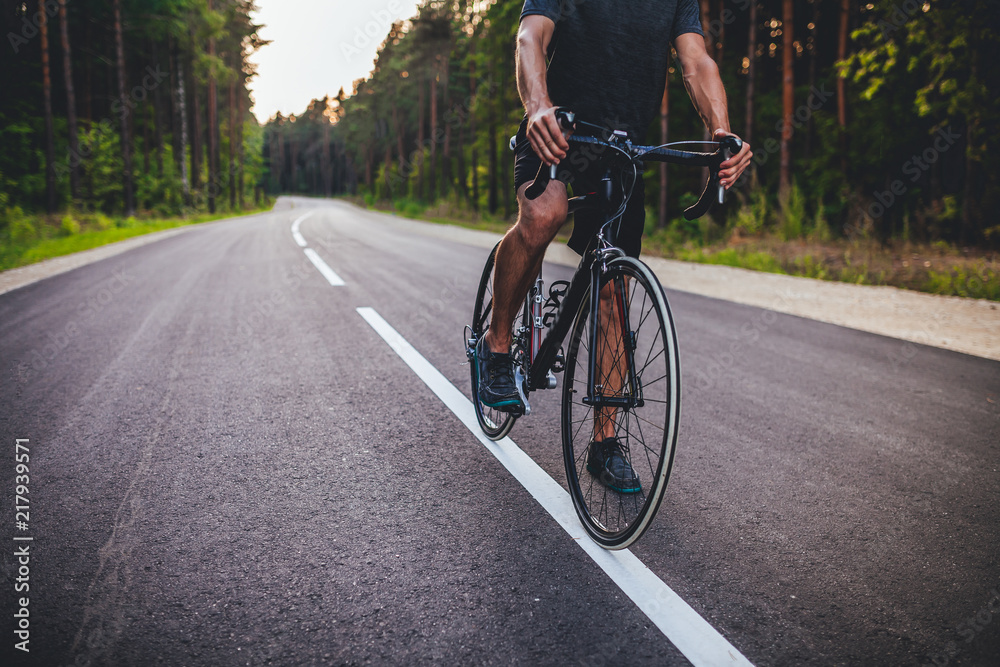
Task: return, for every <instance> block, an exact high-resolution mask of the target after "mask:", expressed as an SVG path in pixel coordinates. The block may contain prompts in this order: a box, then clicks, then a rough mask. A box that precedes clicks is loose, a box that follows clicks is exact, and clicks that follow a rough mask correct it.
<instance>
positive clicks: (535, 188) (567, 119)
mask: <svg viewBox="0 0 1000 667" xmlns="http://www.w3.org/2000/svg"><path fill="white" fill-rule="evenodd" d="M556 119H557V120H558V121H559V125H560V126H561V127H562V128H563V129H564V130H567V131H570V130H573V129H574V126H575V123H576V114H574V113H573V112H572V111H569V110H567V109H557V110H556ZM513 143H514V138H513V137H511V145H512V146H513ZM558 166H559V165H555V164H550V165H548V170H546V169H545V167H546V164H545V163H544V162H543V163H542V164H541V166H539V167H538V173H537V174H535V179H534V180H533V181H532V182H531V185H529V186H528V189H527V190H525V191H524V196H525V197H527V198H528V199H538V198H539V197H540V196H541V195H542V193H543V192H545V188H547V187H549V181H554V180H556V174H557V173H558V172H557V170H558Z"/></svg>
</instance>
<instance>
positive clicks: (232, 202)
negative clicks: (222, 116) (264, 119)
mask: <svg viewBox="0 0 1000 667" xmlns="http://www.w3.org/2000/svg"><path fill="white" fill-rule="evenodd" d="M236 123H237V120H236V77H235V76H234V77H233V79H232V80H231V81H230V82H229V210H234V209H235V208H236Z"/></svg>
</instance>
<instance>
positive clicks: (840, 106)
mask: <svg viewBox="0 0 1000 667" xmlns="http://www.w3.org/2000/svg"><path fill="white" fill-rule="evenodd" d="M850 17H851V1H850V0H841V3H840V34H839V36H838V40H837V60H838V61H843V60H845V59H846V58H847V27H848V23H849V19H850ZM846 87H847V86H846V80H845V78H844V75H843V74H840V73H838V74H837V124H838V125H840V137H839V143H840V168H841V171H842V172H843V174H844V175H845V176H846V175H847V162H848V161H847V99H846V97H845V95H846Z"/></svg>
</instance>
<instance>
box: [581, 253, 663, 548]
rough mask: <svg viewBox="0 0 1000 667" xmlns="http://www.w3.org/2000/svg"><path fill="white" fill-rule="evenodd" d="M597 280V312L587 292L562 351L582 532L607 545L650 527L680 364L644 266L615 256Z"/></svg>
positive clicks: (618, 544)
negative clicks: (590, 382)
mask: <svg viewBox="0 0 1000 667" xmlns="http://www.w3.org/2000/svg"><path fill="white" fill-rule="evenodd" d="M599 287H600V294H601V298H600V299H599V301H598V307H597V311H598V312H597V314H596V317H595V316H594V313H592V312H591V311H592V308H591V305H590V303H589V302H588V301H589V300H585V301H584V303H583V304H581V306H580V309H579V311H578V313H577V316H576V320H575V322H574V325H573V332H572V335H571V338H570V343H569V348H568V351H567V355H566V371H565V378H564V384H563V399H562V439H563V458H564V462H565V466H566V477H567V482H568V485H569V489H570V495H571V496H572V498H573V505H574V506H575V507H576V512H577V515H579V517H580V520H581V522H582V523H583V525H584V527H585V528H586V529H587V532H588V533H589V534H590V536H591V537H592V538H593V539H594V541H596V542H597V543H599V544H600V545H601V546H603V547H605V548H607V549H624V548H626V547H628V546H629V545H631V544H632V543H633V542H635V541H636V540H637V539H639V537H641V536H642V534H643V533H644V532H645V531H646V529H647V528H648V527H649V525H650V522H651V521H652V520H653V517H654V516H655V514H656V511H657V509H658V508H659V506H660V501H661V500H662V499H663V492H664V490H665V489H666V486H667V480H668V479H669V477H670V467H671V465H672V464H673V458H674V448H675V445H676V443H677V427H678V422H679V420H680V405H681V400H680V377H681V376H680V363H679V359H678V354H677V335H676V332H675V330H674V324H673V319H672V317H671V314H670V308H669V306H668V304H667V300H666V296H665V295H664V293H663V288H662V287H661V286H660V283H659V281H658V280H657V279H656V276H655V275H653V273H652V272H651V271H650V270H649V268H648V267H647V266H646V265H645V264H643V263H642V262H640V261H638V260H636V259H633V258H631V257H625V258H620V259H616V260H614V261H612V262H610V263H609V265H608V268H607V270H606V271H605V272H604V273H603V274H602V275H601V276H600V284H599ZM592 327H596V329H597V331H596V339H597V340H596V345H595V344H593V343H592V335H593V333H592V332H593V329H592ZM591 368H593V373H594V387H593V391H590V390H589V387H588V376H589V373H590V369H591Z"/></svg>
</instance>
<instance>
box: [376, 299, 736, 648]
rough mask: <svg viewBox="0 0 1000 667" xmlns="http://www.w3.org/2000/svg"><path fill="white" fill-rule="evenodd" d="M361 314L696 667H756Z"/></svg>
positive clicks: (416, 357)
mask: <svg viewBox="0 0 1000 667" xmlns="http://www.w3.org/2000/svg"><path fill="white" fill-rule="evenodd" d="M358 313H359V314H360V315H361V317H363V318H364V319H365V321H367V322H368V324H370V325H371V326H372V328H373V329H375V331H376V332H377V333H378V334H379V336H381V337H382V339H383V340H385V342H386V343H388V344H389V347H391V348H392V349H393V350H394V351H395V352H396V354H398V355H399V356H400V358H402V360H403V361H404V362H406V364H407V365H408V366H409V367H410V368H411V369H412V370H413V372H414V373H416V374H417V376H418V377H419V378H420V379H421V380H423V381H424V383H425V384H426V385H427V386H428V387H429V388H430V389H431V391H433V392H434V393H435V394H436V395H437V397H438V398H440V399H441V400H442V401H443V402H444V404H445V405H446V406H447V407H448V409H450V410H451V411H452V412H453V413H455V415H456V416H457V417H458V418H459V419H460V420H461V421H462V423H463V424H465V426H466V428H468V429H469V430H470V431H471V432H472V434H473V435H475V436H476V437H477V438H479V440H480V442H482V443H483V445H485V446H486V448H487V449H488V450H490V452H491V453H492V454H493V455H494V456H495V457H496V458H497V460H499V461H500V463H502V464H503V465H504V467H505V468H507V470H508V471H509V472H510V473H511V474H512V475H513V476H514V478H515V479H517V481H518V482H520V483H521V484H522V485H523V486H524V488H525V489H527V490H528V492H529V493H530V494H531V495H532V497H534V499H535V500H536V501H538V503H539V504H540V505H541V506H542V507H543V508H544V509H545V510H546V511H547V512H548V513H549V514H551V515H552V517H553V518H554V519H555V520H556V521H557V522H558V523H559V525H560V526H562V527H563V530H565V531H566V532H567V533H569V535H570V537H572V538H573V540H574V541H575V542H576V543H577V544H579V545H580V547H581V548H582V549H583V550H584V551H586V552H587V555H588V556H590V557H591V558H592V559H593V560H594V562H595V563H597V565H599V566H600V567H601V569H603V570H604V572H605V573H606V574H607V575H608V576H609V577H611V579H612V581H614V582H615V584H617V585H618V587H619V588H620V589H621V590H622V591H623V592H624V593H625V594H626V595H628V596H629V598H631V600H632V601H633V602H634V603H635V604H636V605H637V606H638V607H639V609H640V610H642V612H643V613H644V614H646V616H648V617H649V619H650V620H651V621H652V622H653V623H654V624H655V625H656V627H658V628H659V629H660V631H661V632H663V634H664V635H666V637H667V639H669V640H670V642H671V643H673V645H674V646H676V647H677V648H678V650H680V652H681V653H683V654H684V656H685V657H686V658H687V659H688V660H690V661H691V662H692V664H694V665H695V666H696V667H701V666H702V665H705V666H708V665H712V666H714V665H750V664H751V663H750V661H749V660H747V659H746V657H744V656H743V654H741V653H740V652H739V651H738V650H736V648H734V647H733V645H732V644H730V643H729V642H728V641H727V640H726V638H725V637H723V636H722V635H721V634H719V632H718V631H717V630H716V629H715V628H713V627H712V626H711V625H710V624H709V623H708V621H706V620H705V619H704V618H702V617H701V616H700V615H699V614H698V612H696V611H695V610H694V609H692V608H691V606H690V605H688V603H686V602H685V601H684V600H682V599H681V598H680V596H678V595H677V594H676V593H674V591H673V590H671V589H670V587H669V586H667V585H666V584H665V583H663V581H661V580H660V578H659V577H657V576H656V575H655V574H653V572H652V571H651V570H650V569H649V568H648V567H646V566H645V565H644V564H643V563H642V561H640V560H639V559H638V558H636V557H635V555H633V554H632V552H631V551H629V550H627V549H623V550H621V551H607V550H605V549H602V548H601V547H600V546H598V545H597V543H595V542H594V541H593V540H591V539H590V537H589V536H588V535H587V533H586V532H585V531H584V529H583V526H581V525H580V520H579V519H578V518H577V516H576V511H575V510H574V509H573V501H572V500H571V499H570V497H569V494H568V493H567V492H566V491H565V490H564V489H563V488H562V487H561V486H560V485H559V484H558V483H557V482H556V481H555V480H554V479H552V478H551V477H550V476H549V475H548V473H546V472H545V471H544V470H542V469H541V468H540V467H539V466H538V464H537V463H535V462H534V461H533V460H531V458H530V457H529V456H528V455H527V454H525V453H524V452H523V451H521V449H520V448H519V447H518V446H517V445H516V444H515V443H514V441H513V440H511V439H510V438H504V439H503V440H500V441H499V442H493V441H491V440H490V439H489V438H487V437H486V436H485V435H484V434H483V432H482V430H481V429H480V428H479V422H478V421H476V413H475V408H474V407H473V405H472V402H471V401H469V399H468V398H466V397H465V395H464V394H463V393H462V392H461V391H459V390H458V389H457V388H456V387H455V385H453V384H452V383H451V382H449V381H448V379H447V378H445V377H444V376H443V375H442V374H441V372H440V371H438V370H437V369H436V368H434V366H432V365H431V364H430V362H428V361H427V360H426V359H425V358H424V357H423V355H421V354H420V353H419V352H417V351H416V350H415V349H414V348H413V346H412V345H410V344H409V343H408V342H406V340H405V339H404V338H403V337H402V336H400V335H399V333H398V332H397V331H396V330H395V329H393V328H392V326H391V325H389V323H388V322H386V321H385V320H384V319H383V318H382V316H380V315H379V314H378V313H377V312H375V310H374V309H372V308H358Z"/></svg>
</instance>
